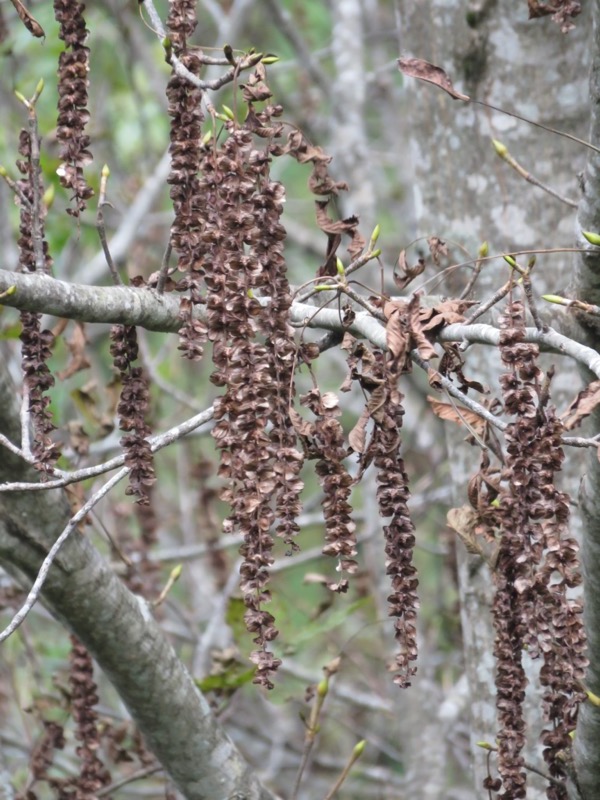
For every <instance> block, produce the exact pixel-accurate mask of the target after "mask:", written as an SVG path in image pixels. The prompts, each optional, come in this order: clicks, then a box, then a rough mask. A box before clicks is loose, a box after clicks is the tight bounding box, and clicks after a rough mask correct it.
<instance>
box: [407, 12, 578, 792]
mask: <svg viewBox="0 0 600 800" xmlns="http://www.w3.org/2000/svg"><path fill="white" fill-rule="evenodd" d="M401 8H402V22H403V28H402V48H403V50H402V55H403V56H409V55H410V56H415V57H418V58H424V59H426V60H428V61H431V62H433V63H435V64H437V65H439V66H441V67H443V68H444V69H446V71H447V72H448V73H449V75H450V76H451V77H452V79H453V81H454V84H455V86H456V87H457V88H458V89H460V91H462V92H465V93H467V94H468V95H470V96H471V97H474V98H477V99H481V100H484V101H487V102H488V103H491V104H493V105H495V106H500V107H503V108H506V109H508V110H511V109H512V110H514V111H516V112H517V113H520V114H522V115H524V116H527V117H529V118H531V119H533V120H535V121H537V122H541V123H543V124H546V125H549V126H552V127H556V128H559V129H562V130H566V131H569V132H573V133H575V134H577V135H579V136H582V137H584V138H585V135H586V128H587V117H588V110H587V67H586V62H587V58H588V53H589V27H590V17H589V13H586V12H584V13H583V14H582V15H581V16H580V17H579V18H578V20H577V22H578V25H577V28H576V29H575V30H574V31H572V32H571V33H569V34H568V36H565V35H563V34H561V32H560V29H559V27H558V26H557V25H555V24H554V23H552V22H551V20H550V19H549V18H544V19H541V20H533V21H527V19H526V17H527V4H526V3H519V4H511V7H510V8H509V9H507V7H506V4H503V3H497V2H495V1H494V0H487V1H486V0H481V1H480V2H469V3H465V4H462V3H461V4H457V3H450V2H447V1H446V0H420V1H419V2H413V0H403V1H402V2H401ZM404 82H405V87H406V104H407V105H406V115H405V118H406V130H405V135H406V136H407V137H408V139H409V143H410V160H411V162H412V164H413V166H414V179H413V186H414V215H415V220H416V227H417V229H416V231H415V232H414V235H415V236H418V237H421V236H428V235H432V234H434V235H437V236H439V237H441V238H443V239H447V240H453V241H456V242H458V243H460V244H461V245H463V246H464V247H466V248H467V249H468V250H469V251H470V253H471V254H473V255H474V254H476V252H477V249H478V247H479V246H480V244H481V243H482V242H483V241H488V242H489V251H490V253H491V254H492V253H502V252H511V251H515V250H518V249H525V248H550V247H569V246H572V242H573V225H574V216H575V215H574V211H573V210H572V209H571V208H569V207H568V206H565V205H563V204H562V203H560V202H558V201H557V200H555V199H553V198H551V197H550V196H548V195H547V194H545V193H543V192H542V191H541V190H539V189H536V188H533V187H532V186H531V185H529V184H528V183H526V182H524V181H523V180H522V179H521V178H519V177H517V175H516V174H515V173H514V172H513V171H512V170H510V169H509V167H508V166H507V165H506V164H504V163H503V162H502V161H500V159H499V158H498V157H497V156H496V154H495V152H494V149H493V147H492V144H491V139H492V138H494V139H498V140H500V141H502V142H503V144H505V145H506V146H507V147H508V149H509V151H510V152H511V154H512V155H513V156H514V158H516V159H517V160H518V161H520V162H521V163H522V164H523V166H524V167H525V168H526V169H527V170H529V171H530V172H531V173H533V175H535V177H536V178H538V179H539V180H541V181H542V182H544V183H548V184H549V185H550V186H551V187H552V188H553V189H555V190H557V191H558V192H560V193H561V194H562V195H566V196H569V197H571V198H574V199H577V198H578V196H579V186H578V179H577V172H578V171H580V170H581V169H582V166H583V164H584V161H585V156H586V152H585V150H584V149H583V148H582V147H580V146H578V145H575V144H573V143H571V142H569V141H567V140H565V139H563V138H560V137H558V136H556V135H553V134H551V133H548V132H546V131H543V130H540V129H539V128H535V127H532V126H530V125H527V124H526V123H523V122H519V121H517V120H515V119H513V118H512V117H508V116H505V115H503V114H500V113H498V112H495V111H490V110H487V109H483V108H481V107H480V106H476V105H473V104H469V105H467V104H464V103H462V102H461V101H456V100H453V99H451V98H450V97H449V96H448V95H446V94H444V93H443V92H441V91H440V90H438V89H436V88H434V87H433V86H428V85H426V84H423V83H418V82H416V81H414V80H412V79H409V78H404ZM423 249H425V250H426V246H425V245H424V246H423ZM410 260H411V259H410V256H409V261H410ZM453 260H454V261H462V260H464V256H461V254H460V252H459V251H458V250H454V251H453ZM526 260H527V259H526V257H525V258H524V261H525V262H526ZM570 263H571V260H570V258H569V256H568V255H567V256H548V257H539V259H538V268H537V270H538V273H539V274H538V277H537V284H536V293H537V294H540V293H541V291H540V290H541V289H542V288H543V289H544V290H545V291H546V292H552V293H556V294H560V293H564V292H565V290H566V288H567V283H568V269H566V268H565V265H566V264H570ZM469 275H470V272H468V271H462V270H457V271H455V272H454V273H452V275H451V277H450V278H449V280H448V282H447V283H445V284H444V287H446V292H447V293H448V294H451V293H455V292H457V291H460V290H461V289H462V287H464V286H465V284H466V281H467V280H468V277H469ZM425 277H429V273H426V275H425ZM507 278H508V271H507V268H506V265H505V264H504V263H503V262H502V261H501V260H498V261H494V262H491V263H488V264H487V265H486V266H485V267H484V269H483V272H482V276H481V279H480V281H479V283H478V285H477V290H476V296H477V297H478V298H486V297H489V296H490V295H491V294H492V293H493V291H494V290H496V289H498V288H499V287H500V286H501V285H502V284H503V283H504V281H505V280H507ZM467 359H468V361H467V363H468V374H469V375H470V376H472V377H475V376H477V378H478V379H479V380H482V381H483V382H485V383H488V384H489V385H490V388H491V389H492V391H493V392H495V393H497V391H498V384H497V375H498V372H499V361H498V359H497V358H496V357H492V356H491V354H490V352H489V350H484V348H471V349H470V350H469V351H468V354H467ZM565 366H566V365H565V364H563V363H561V364H560V368H561V372H562V370H563V367H565ZM561 381H562V382H563V385H566V383H567V382H570V383H571V386H572V381H573V374H572V373H570V376H567V377H565V376H564V374H563V375H562V377H561ZM557 383H558V381H557ZM462 436H464V433H461V432H458V433H457V432H456V431H453V430H452V429H451V428H450V427H449V429H448V439H449V454H450V457H449V463H450V469H451V478H452V481H453V483H454V486H455V503H456V505H463V504H464V503H465V502H467V500H466V492H465V489H466V484H467V480H468V478H469V477H470V476H471V475H472V474H473V473H474V472H475V470H476V468H477V459H478V452H477V451H476V450H475V449H472V450H467V449H466V448H467V446H466V445H465V444H464V442H463V441H462ZM579 464H580V460H579V459H573V463H572V467H571V469H570V471H571V473H572V474H573V475H575V476H577V474H578V473H579V477H580V469H579ZM576 480H577V478H575V481H576ZM575 481H573V480H572V481H571V484H570V488H571V489H573V487H574V486H575V487H576V485H577V484H576V482H575ZM567 488H569V487H567ZM473 562H474V557H472V556H467V555H466V554H465V553H463V554H462V555H461V557H460V565H459V579H460V592H461V619H462V625H463V636H464V647H465V663H466V670H467V674H468V678H469V682H470V687H471V702H470V708H471V740H472V747H473V757H474V765H475V779H476V785H477V786H478V789H477V796H480V795H481V791H482V790H481V788H480V787H481V780H482V779H483V777H484V776H485V774H486V771H487V770H486V755H485V753H484V752H483V751H481V750H478V748H477V747H476V745H475V743H476V742H477V741H479V740H484V741H488V742H490V743H493V742H494V740H495V734H496V730H495V721H494V720H495V714H494V696H493V695H494V670H493V658H492V647H493V638H494V637H493V631H492V630H491V627H490V619H489V610H488V605H489V598H490V584H491V580H490V576H489V572H488V570H487V568H486V567H485V566H483V565H481V564H475V563H473ZM531 694H532V695H533V693H531ZM538 707H539V701H538V700H537V699H536V697H535V696H531V697H530V708H529V709H528V717H529V719H530V722H532V729H531V738H532V743H531V746H530V749H529V751H528V753H527V758H528V759H530V760H531V761H534V762H535V763H537V764H538V765H539V766H541V764H540V759H539V754H538V753H536V751H535V738H536V735H537V732H538V731H539V729H540V724H541V722H540V720H539V713H538ZM530 784H531V786H532V787H533V786H534V785H535V783H534V780H533V779H532V778H531V776H530ZM538 794H539V790H535V789H533V788H532V789H531V790H530V794H528V797H537V796H538Z"/></svg>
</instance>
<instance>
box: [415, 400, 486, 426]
mask: <svg viewBox="0 0 600 800" xmlns="http://www.w3.org/2000/svg"><path fill="white" fill-rule="evenodd" d="M427 401H428V402H429V404H430V405H431V410H432V411H433V413H434V414H435V415H436V417H439V418H440V419H445V420H447V421H448V422H456V423H457V424H458V425H465V426H466V427H468V428H469V430H473V431H475V433H476V434H477V435H478V436H483V434H484V433H485V426H486V421H485V420H484V419H482V418H481V417H480V416H479V414H476V413H475V412H474V411H470V410H469V409H468V408H460V409H458V410H457V408H455V407H454V406H453V405H451V404H450V403H443V402H442V401H441V400H437V399H436V398H435V397H431V395H428V396H427ZM459 412H460V413H459Z"/></svg>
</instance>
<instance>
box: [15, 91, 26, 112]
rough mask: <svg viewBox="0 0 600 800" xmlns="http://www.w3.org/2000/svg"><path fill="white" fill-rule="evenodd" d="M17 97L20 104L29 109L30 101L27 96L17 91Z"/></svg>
mask: <svg viewBox="0 0 600 800" xmlns="http://www.w3.org/2000/svg"><path fill="white" fill-rule="evenodd" d="M15 97H16V98H17V100H18V101H19V103H23V105H24V106H25V107H26V108H29V100H28V99H27V98H26V97H25V95H22V94H21V92H19V91H17V90H16V89H15Z"/></svg>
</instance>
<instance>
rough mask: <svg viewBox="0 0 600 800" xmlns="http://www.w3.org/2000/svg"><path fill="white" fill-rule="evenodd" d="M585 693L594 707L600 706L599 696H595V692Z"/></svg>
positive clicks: (588, 691)
mask: <svg viewBox="0 0 600 800" xmlns="http://www.w3.org/2000/svg"><path fill="white" fill-rule="evenodd" d="M585 693H586V695H587V699H588V700H589V701H590V703H591V704H592V705H593V706H596V707H598V706H600V697H598V695H597V694H594V693H593V692H590V690H589V689H586V690H585Z"/></svg>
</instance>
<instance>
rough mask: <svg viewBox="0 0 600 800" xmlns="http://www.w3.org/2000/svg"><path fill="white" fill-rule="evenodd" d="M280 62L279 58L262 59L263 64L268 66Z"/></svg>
mask: <svg viewBox="0 0 600 800" xmlns="http://www.w3.org/2000/svg"><path fill="white" fill-rule="evenodd" d="M279 60H280V59H279V56H263V57H262V58H261V62H262V63H263V64H267V65H269V64H276V63H277V62H278V61H279Z"/></svg>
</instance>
